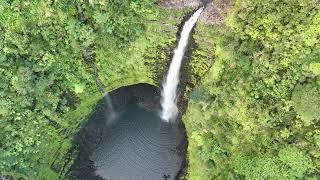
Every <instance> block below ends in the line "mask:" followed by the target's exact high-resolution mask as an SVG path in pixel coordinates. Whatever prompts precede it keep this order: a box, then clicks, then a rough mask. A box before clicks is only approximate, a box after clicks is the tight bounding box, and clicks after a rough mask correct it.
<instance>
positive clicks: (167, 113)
mask: <svg viewBox="0 0 320 180" xmlns="http://www.w3.org/2000/svg"><path fill="white" fill-rule="evenodd" d="M202 10H203V7H202V8H200V9H198V10H197V11H196V12H195V13H194V14H193V15H192V16H191V18H190V19H188V21H187V22H186V23H185V24H184V25H183V28H182V32H181V36H180V40H179V43H178V47H177V48H176V49H175V50H174V55H173V58H172V61H171V64H170V67H169V71H168V74H167V78H166V80H165V81H164V82H163V84H162V87H163V89H162V92H161V107H162V112H161V118H162V119H163V120H164V121H166V122H169V121H170V120H174V119H175V118H176V117H177V115H178V107H177V87H178V84H179V74H180V73H179V72H180V66H181V61H182V59H183V56H184V53H185V50H186V47H187V45H188V40H189V36H190V32H191V30H192V28H193V26H194V25H195V24H196V22H197V20H198V18H199V16H200V14H201V12H202Z"/></svg>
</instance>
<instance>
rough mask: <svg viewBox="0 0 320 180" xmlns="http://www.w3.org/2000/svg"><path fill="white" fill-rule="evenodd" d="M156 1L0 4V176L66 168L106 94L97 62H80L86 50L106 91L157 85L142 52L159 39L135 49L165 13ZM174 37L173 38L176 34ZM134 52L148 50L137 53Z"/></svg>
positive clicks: (53, 174)
mask: <svg viewBox="0 0 320 180" xmlns="http://www.w3.org/2000/svg"><path fill="white" fill-rule="evenodd" d="M153 3H154V1H153V0H143V1H129V0H125V1H121V2H120V1H116V0H98V1H91V0H90V1H82V0H79V1H71V0H55V1H41V0H27V1H20V0H3V1H1V2H0V12H1V13H0V76H1V82H0V89H1V90H0V128H1V129H2V131H1V132H0V138H1V141H0V171H1V175H2V174H7V175H11V176H13V177H15V178H19V177H24V178H25V179H57V178H58V173H61V174H62V175H63V173H65V172H62V171H67V168H68V167H69V166H70V162H66V159H67V158H66V157H65V156H66V153H67V151H68V150H69V149H70V147H71V139H70V138H71V137H72V135H73V134H74V133H75V132H76V131H77V128H78V127H79V124H80V123H81V122H82V121H84V120H86V116H87V115H88V114H89V113H90V111H91V109H92V107H93V106H94V104H95V103H96V102H97V101H98V99H99V98H101V95H100V94H99V92H98V88H97V86H96V84H95V76H94V73H93V72H92V68H91V65H92V64H86V63H85V62H84V60H83V50H84V48H90V50H92V51H93V53H92V56H93V57H95V59H96V61H97V67H98V71H99V74H100V76H101V77H102V82H103V84H104V85H105V86H106V89H107V90H112V89H114V88H117V87H119V86H122V85H129V84H133V83H139V82H149V83H152V84H153V83H154V82H153V79H152V78H153V77H152V76H153V74H152V72H151V71H150V70H148V69H146V66H145V61H144V60H143V57H144V55H145V54H146V53H149V52H147V49H148V48H149V47H150V46H151V45H150V43H153V42H156V40H153V41H151V42H148V43H145V44H143V45H142V47H138V44H139V43H140V42H143V41H144V40H142V39H146V36H144V32H146V31H147V30H148V28H147V27H146V24H147V22H148V21H156V20H157V18H158V17H161V16H162V15H161V13H163V14H166V13H165V11H163V12H161V10H159V9H158V8H155V7H154V5H153ZM79 7H80V8H79ZM80 11H82V14H83V16H84V22H83V21H81V18H80V17H79V16H81V12H80ZM185 12H186V11H177V12H173V13H171V15H173V14H177V19H176V20H175V21H180V19H178V17H181V16H182V15H183V14H185ZM178 14H179V15H178ZM168 16H169V15H168ZM170 23H171V22H170ZM158 27H159V26H158ZM151 32H152V31H151ZM151 32H150V33H149V34H148V36H150V35H151ZM153 32H154V31H153ZM142 37H144V38H142ZM157 37H159V35H157ZM148 38H149V37H148ZM169 39H170V42H174V40H175V38H174V40H173V38H172V36H170V38H169ZM166 41H168V40H167V39H166ZM159 42H162V43H164V42H163V41H159ZM146 44H147V45H146ZM163 46H165V45H163ZM127 49H129V50H127ZM137 49H138V51H140V50H141V51H143V53H141V54H139V55H138V56H135V52H136V51H137ZM112 53H115V55H113V54H112ZM150 53H152V52H150ZM157 57H158V56H157ZM157 57H156V58H157ZM88 63H92V62H88ZM124 72H125V73H124ZM114 82H119V83H114ZM110 84H113V85H112V86H110ZM1 175H0V176H1Z"/></svg>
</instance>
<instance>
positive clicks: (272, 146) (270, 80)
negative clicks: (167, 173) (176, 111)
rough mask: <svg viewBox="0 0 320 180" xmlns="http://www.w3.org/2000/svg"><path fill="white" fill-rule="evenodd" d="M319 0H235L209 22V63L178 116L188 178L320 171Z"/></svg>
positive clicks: (291, 175)
mask: <svg viewBox="0 0 320 180" xmlns="http://www.w3.org/2000/svg"><path fill="white" fill-rule="evenodd" d="M318 6H319V3H318V2H317V1H313V0H305V1H299V0H294V1H270V0H261V1H253V0H245V1H240V0H239V1H236V2H235V4H234V7H233V10H232V12H231V13H230V14H229V15H228V18H227V19H228V23H227V26H225V27H209V26H208V28H212V30H211V31H212V32H214V33H212V36H213V42H214V43H213V44H214V47H213V49H214V51H212V54H213V55H214V61H215V62H214V64H213V65H212V67H211V68H210V70H209V71H208V73H207V74H206V76H205V77H203V79H202V80H201V85H200V86H199V87H197V88H195V90H194V92H192V93H191V95H190V100H189V105H188V110H187V113H186V114H185V116H184V122H185V124H186V128H187V133H188V137H189V146H188V153H189V167H188V168H189V174H188V177H189V179H201V180H203V179H264V178H267V179H303V178H314V179H317V178H319V177H320V171H319V169H320V166H319V165H320V156H319V150H320V149H319V146H318V134H319V132H318V130H317V129H319V128H320V127H319V123H318V120H319V109H320V108H319V102H320V100H319V97H320V96H319V87H320V84H319V77H318V73H317V71H318V70H317V69H318V68H317V63H319V45H320V42H319V39H318V38H319V35H320V31H319V29H320V22H319V17H320V13H319V11H317V10H316V9H317V8H318ZM203 31H204V30H203ZM197 33H200V32H197ZM203 46H211V45H209V44H208V45H203ZM200 48H201V47H200ZM206 48H208V49H209V48H211V47H206ZM199 169H202V171H201V172H199Z"/></svg>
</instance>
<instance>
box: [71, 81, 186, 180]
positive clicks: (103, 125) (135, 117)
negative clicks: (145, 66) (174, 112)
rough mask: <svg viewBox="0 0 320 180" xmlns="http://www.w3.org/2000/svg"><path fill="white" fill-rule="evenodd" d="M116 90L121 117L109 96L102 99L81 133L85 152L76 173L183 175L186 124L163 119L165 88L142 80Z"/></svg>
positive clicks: (73, 170)
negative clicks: (113, 113)
mask: <svg viewBox="0 0 320 180" xmlns="http://www.w3.org/2000/svg"><path fill="white" fill-rule="evenodd" d="M110 96H111V99H112V100H113V102H114V107H115V109H116V111H117V117H116V118H115V119H112V120H111V119H109V116H108V113H107V112H108V111H107V109H106V107H107V106H106V102H105V101H104V100H101V101H100V102H99V103H98V105H97V106H96V108H95V110H94V112H93V113H92V114H91V116H90V118H89V120H88V121H87V122H86V123H85V124H84V125H83V126H82V128H81V130H80V131H79V133H78V134H77V136H76V137H75V140H74V144H75V146H76V149H77V150H78V151H79V154H78V157H77V158H76V160H75V163H74V164H73V166H72V168H71V171H70V179H89V180H90V179H119V180H121V179H125V180H126V179H128V178H129V177H130V178H131V179H132V178H136V179H150V178H151V179H164V178H163V177H164V176H167V175H170V178H168V179H176V178H178V176H179V173H180V171H181V169H183V168H184V166H185V156H186V135H185V130H184V125H183V124H182V123H181V121H177V123H175V124H167V123H164V122H162V121H161V120H160V118H159V116H158V114H157V113H158V110H159V108H160V103H159V98H160V91H159V89H158V88H157V87H155V86H151V85H148V84H138V85H133V86H128V87H123V88H120V89H117V90H115V91H112V92H111V93H110ZM130 178H129V179H130Z"/></svg>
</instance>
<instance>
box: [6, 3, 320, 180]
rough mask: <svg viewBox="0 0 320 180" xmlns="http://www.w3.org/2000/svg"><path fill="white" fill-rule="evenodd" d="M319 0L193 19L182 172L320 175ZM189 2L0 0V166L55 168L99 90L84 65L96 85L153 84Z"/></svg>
mask: <svg viewBox="0 0 320 180" xmlns="http://www.w3.org/2000/svg"><path fill="white" fill-rule="evenodd" d="M319 3H320V2H319V1H318V0H283V1H277V0H273V1H271V0H258V1H255V0H237V1H235V2H234V6H233V8H232V10H231V12H230V13H229V14H228V16H227V19H228V21H227V24H226V25H224V26H209V25H205V24H204V23H201V22H199V23H198V25H197V27H196V29H195V33H194V40H195V47H194V49H193V52H192V57H191V59H190V64H189V65H190V72H191V73H192V79H191V80H192V83H193V84H195V85H197V86H196V87H195V88H194V89H193V90H191V89H188V91H187V92H188V93H186V94H187V96H188V98H189V105H188V110H187V113H186V114H185V115H184V122H185V124H186V128H187V133H188V138H189V147H188V159H189V167H188V175H187V178H189V179H191V180H193V179H199V180H204V179H319V178H320V51H319V49H320V47H319V46H320V43H319V38H320V10H319V9H320V7H319V6H320V5H319ZM190 10H191V9H180V10H165V9H161V8H159V7H158V6H156V5H155V0H123V1H118V0H97V1H91V0H54V1H42V0H25V1H21V0H1V1H0V77H1V81H0V129H1V131H0V139H1V141H0V177H1V175H11V176H12V177H14V178H19V177H23V178H24V179H59V178H66V177H64V176H65V173H66V172H67V171H68V168H69V167H70V165H71V163H72V159H73V158H74V156H75V155H76V153H75V152H73V153H70V152H72V151H69V150H70V148H71V146H72V144H71V139H72V136H73V135H74V133H75V132H77V130H78V128H79V126H80V125H81V123H83V121H85V120H86V117H87V115H88V114H89V113H90V111H91V110H92V107H93V106H94V105H95V104H96V102H97V101H98V100H99V99H100V98H101V97H102V94H100V93H99V90H98V87H97V85H96V82H95V79H96V77H95V75H94V71H93V69H92V67H93V66H95V65H96V67H97V70H98V72H99V74H100V79H101V82H102V84H103V85H104V88H105V89H106V91H110V90H113V89H115V88H118V87H121V86H124V85H130V84H135V83H140V82H146V83H150V84H157V83H159V79H161V78H162V76H163V73H164V72H165V68H166V67H167V64H168V61H169V60H170V59H169V58H168V57H169V55H170V53H171V52H170V51H171V50H172V49H173V48H174V46H175V44H176V33H177V31H178V25H179V24H180V23H181V20H182V17H183V16H184V15H186V13H188V12H190ZM85 49H88V50H89V54H90V58H89V61H85V60H84V56H85V54H84V50H85ZM189 92H190V93H189Z"/></svg>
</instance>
